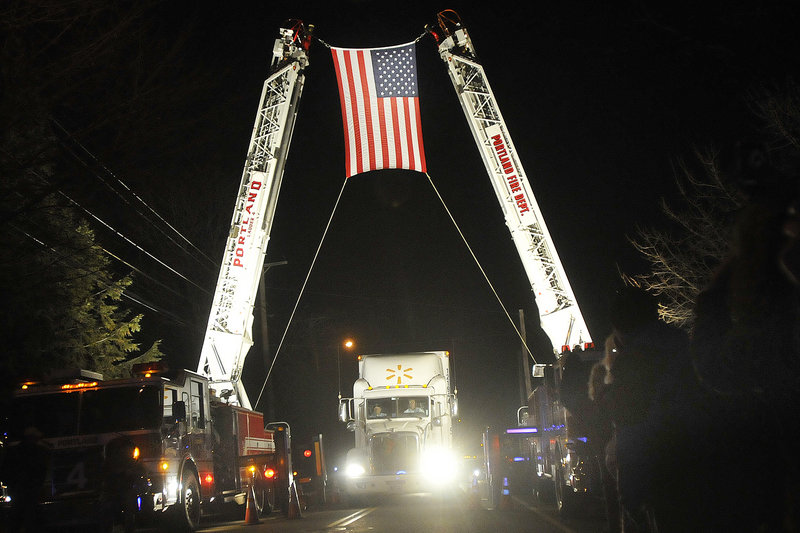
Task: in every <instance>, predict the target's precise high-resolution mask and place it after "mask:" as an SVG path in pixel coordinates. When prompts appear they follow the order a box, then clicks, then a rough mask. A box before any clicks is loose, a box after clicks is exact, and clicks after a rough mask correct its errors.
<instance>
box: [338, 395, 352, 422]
mask: <svg viewBox="0 0 800 533" xmlns="http://www.w3.org/2000/svg"><path fill="white" fill-rule="evenodd" d="M349 404H350V400H347V399H343V400H339V420H340V421H342V422H347V421H349V420H352V418H353V417H351V416H350V409H349V407H350V405H349Z"/></svg>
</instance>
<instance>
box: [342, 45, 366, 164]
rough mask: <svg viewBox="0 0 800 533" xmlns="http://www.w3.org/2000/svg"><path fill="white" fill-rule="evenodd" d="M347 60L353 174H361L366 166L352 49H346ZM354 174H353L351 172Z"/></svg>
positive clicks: (357, 52)
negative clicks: (362, 159) (363, 162)
mask: <svg viewBox="0 0 800 533" xmlns="http://www.w3.org/2000/svg"><path fill="white" fill-rule="evenodd" d="M361 53H362V52H361V51H360V50H358V51H356V55H358V54H361ZM344 57H345V61H346V62H347V69H348V72H349V73H351V75H350V76H348V77H347V85H348V89H349V91H350V109H348V113H349V114H350V118H351V120H352V121H353V137H354V138H355V146H356V153H355V156H356V168H355V172H353V174H360V173H361V172H364V167H363V165H362V163H361V151H362V146H361V124H360V122H359V120H358V96H357V95H356V84H355V79H354V78H353V76H352V72H353V54H352V53H351V52H350V50H345V51H344ZM351 175H352V174H351Z"/></svg>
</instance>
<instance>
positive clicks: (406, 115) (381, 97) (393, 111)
mask: <svg viewBox="0 0 800 533" xmlns="http://www.w3.org/2000/svg"><path fill="white" fill-rule="evenodd" d="M331 53H332V54H333V65H334V68H335V70H336V81H337V82H338V84H339V101H340V102H341V105H342V123H343V126H344V140H345V171H346V177H348V178H349V177H351V176H354V175H356V174H360V173H362V172H367V171H369V170H380V169H387V168H404V169H408V170H416V171H418V172H425V171H426V167H425V150H424V148H423V146H422V125H421V122H420V108H419V89H418V87H417V62H416V46H415V42H410V43H406V44H401V45H397V46H390V47H386V48H366V49H352V48H335V47H331Z"/></svg>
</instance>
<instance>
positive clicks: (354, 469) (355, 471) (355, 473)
mask: <svg viewBox="0 0 800 533" xmlns="http://www.w3.org/2000/svg"><path fill="white" fill-rule="evenodd" d="M344 471H345V474H347V477H359V476H363V475H364V473H365V472H366V470H365V469H364V467H363V466H361V465H360V464H358V463H350V464H349V465H347V467H346V468H345V470H344Z"/></svg>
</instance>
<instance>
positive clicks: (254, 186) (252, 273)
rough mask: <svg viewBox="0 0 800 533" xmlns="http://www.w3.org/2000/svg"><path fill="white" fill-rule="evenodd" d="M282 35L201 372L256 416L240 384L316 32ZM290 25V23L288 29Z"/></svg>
mask: <svg viewBox="0 0 800 533" xmlns="http://www.w3.org/2000/svg"><path fill="white" fill-rule="evenodd" d="M291 22H292V25H291V26H290V27H287V28H281V29H280V30H279V36H278V38H277V39H276V40H275V45H274V47H273V57H272V64H271V66H270V75H269V77H268V78H267V79H266V81H264V87H263V90H262V91H261V100H260V103H259V106H258V113H257V114H256V120H255V124H254V125H253V133H252V136H251V138H250V147H249V148H248V151H247V159H246V161H245V165H244V171H243V172H242V181H241V184H240V186H239V191H238V196H237V198H236V205H235V208H234V211H233V219H232V220H231V228H230V233H229V235H228V239H227V242H226V243H225V254H224V257H223V260H222V266H221V268H220V272H219V278H218V280H217V286H216V290H215V292H214V299H213V301H212V304H211V313H210V314H209V318H208V326H207V327H206V333H205V339H204V342H203V348H202V350H201V352H200V363H199V365H198V367H197V372H198V373H200V374H202V375H204V376H206V377H208V378H209V379H210V381H211V386H212V387H213V388H214V389H215V391H216V392H217V395H218V396H219V397H220V398H222V399H225V400H227V402H228V403H231V404H233V405H239V406H242V407H245V408H247V409H250V408H251V406H250V400H249V398H248V397H247V393H246V392H245V389H244V386H243V385H242V382H241V375H242V368H243V366H244V361H245V358H246V357H247V352H248V351H249V350H250V347H251V346H252V345H253V335H252V330H253V307H254V305H255V298H256V292H257V290H258V284H259V281H260V279H261V274H262V271H263V267H264V257H265V256H266V253H267V244H268V242H269V236H270V231H271V229H272V221H273V217H274V213H275V206H276V204H277V200H278V194H279V192H280V188H281V180H282V178H283V170H284V166H285V163H286V156H287V154H288V152H289V145H290V143H291V140H292V132H293V130H294V124H295V120H296V117H297V106H298V102H299V100H300V96H301V94H302V92H303V84H304V81H305V68H306V66H308V49H309V45H310V43H311V32H312V31H313V26H309V27H308V28H306V27H305V26H304V25H303V23H302V22H300V21H291ZM287 26H289V24H287Z"/></svg>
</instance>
